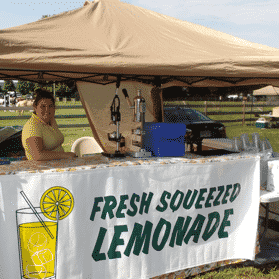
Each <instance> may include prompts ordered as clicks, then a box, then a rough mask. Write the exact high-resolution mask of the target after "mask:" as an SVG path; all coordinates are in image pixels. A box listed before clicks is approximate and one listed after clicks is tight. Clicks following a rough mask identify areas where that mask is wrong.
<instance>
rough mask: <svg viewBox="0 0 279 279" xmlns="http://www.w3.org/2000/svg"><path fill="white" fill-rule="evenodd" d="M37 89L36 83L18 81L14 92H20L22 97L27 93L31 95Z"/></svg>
mask: <svg viewBox="0 0 279 279" xmlns="http://www.w3.org/2000/svg"><path fill="white" fill-rule="evenodd" d="M37 87H39V85H38V84H37V83H34V82H31V81H23V80H19V81H18V83H17V87H16V91H17V92H20V93H21V94H22V95H26V94H28V93H33V92H34V90H35V89H36V88H37Z"/></svg>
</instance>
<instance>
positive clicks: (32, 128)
mask: <svg viewBox="0 0 279 279" xmlns="http://www.w3.org/2000/svg"><path fill="white" fill-rule="evenodd" d="M30 137H40V138H42V140H43V147H44V149H45V150H51V151H64V149H63V147H62V143H63V142H64V136H63V134H62V133H61V132H60V131H59V129H58V126H57V124H56V121H54V124H53V125H52V126H50V125H47V124H45V123H44V122H43V121H42V120H40V118H39V117H38V116H37V115H36V114H34V113H33V114H32V116H31V118H30V119H29V120H28V121H27V122H26V124H25V125H24V127H23V130H22V144H23V147H24V149H25V154H26V157H27V159H28V160H33V159H34V158H33V157H32V155H31V152H30V150H29V148H28V146H27V143H26V140H27V139H28V138H30Z"/></svg>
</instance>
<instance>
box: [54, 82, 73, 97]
mask: <svg viewBox="0 0 279 279" xmlns="http://www.w3.org/2000/svg"><path fill="white" fill-rule="evenodd" d="M55 91H56V96H59V97H70V93H71V90H70V88H69V86H68V85H66V84H65V83H58V85H57V86H56V90H55Z"/></svg>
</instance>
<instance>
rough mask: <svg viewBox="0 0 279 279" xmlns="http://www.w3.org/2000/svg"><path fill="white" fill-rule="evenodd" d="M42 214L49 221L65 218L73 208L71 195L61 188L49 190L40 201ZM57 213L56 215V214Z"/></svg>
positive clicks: (56, 187)
mask: <svg viewBox="0 0 279 279" xmlns="http://www.w3.org/2000/svg"><path fill="white" fill-rule="evenodd" d="M40 208H41V210H42V213H43V214H44V215H45V216H46V217H47V218H48V219H50V220H56V219H57V215H58V217H59V220H62V219H64V218H66V217H67V216H68V215H69V214H70V213H71V212H72V210H73V208H74V197H73V195H72V193H71V192H70V191H69V190H68V189H66V188H64V187H61V186H55V187H52V188H49V189H48V190H46V191H45V192H44V194H43V195H42V197H41V201H40ZM57 213H58V214H57Z"/></svg>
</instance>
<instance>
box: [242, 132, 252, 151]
mask: <svg viewBox="0 0 279 279" xmlns="http://www.w3.org/2000/svg"><path fill="white" fill-rule="evenodd" d="M240 139H241V142H242V147H243V150H244V151H250V150H251V147H252V146H251V144H250V140H249V137H248V134H246V133H245V134H242V135H241V136H240Z"/></svg>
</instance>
